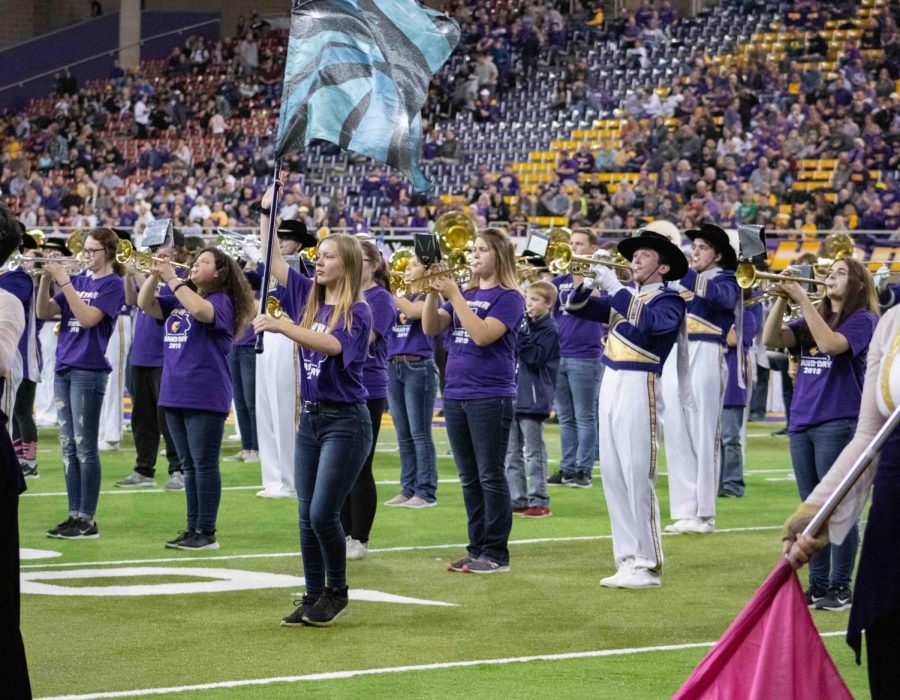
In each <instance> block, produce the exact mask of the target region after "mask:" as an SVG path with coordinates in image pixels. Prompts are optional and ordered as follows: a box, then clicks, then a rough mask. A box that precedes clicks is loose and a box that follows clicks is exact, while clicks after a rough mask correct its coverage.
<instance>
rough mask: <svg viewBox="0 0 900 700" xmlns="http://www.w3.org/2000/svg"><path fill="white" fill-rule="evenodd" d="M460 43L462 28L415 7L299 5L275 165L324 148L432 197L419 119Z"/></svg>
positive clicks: (320, 1) (412, 1)
mask: <svg viewBox="0 0 900 700" xmlns="http://www.w3.org/2000/svg"><path fill="white" fill-rule="evenodd" d="M458 41H459V26H458V25H457V23H456V22H455V21H454V20H452V19H450V18H449V17H447V16H446V15H444V14H442V13H441V12H438V11H436V10H432V9H429V8H427V7H423V6H422V5H420V4H419V3H418V2H416V0H294V4H293V7H292V9H291V37H290V41H289V43H288V54H287V63H286V65H285V70H284V93H283V96H282V102H281V116H280V118H279V122H278V134H277V142H276V146H275V151H276V157H277V158H281V157H283V156H287V155H290V154H292V153H296V152H298V151H300V150H301V149H303V148H304V147H306V146H308V145H309V142H310V141H312V140H313V139H323V140H325V141H330V142H331V143H334V144H337V145H338V146H340V147H341V148H343V149H345V150H347V151H352V152H354V153H358V154H360V155H364V156H368V157H370V158H372V159H373V160H377V161H380V162H382V163H387V164H388V165H390V166H392V167H394V168H397V169H398V170H401V171H403V172H404V173H406V175H407V176H408V177H409V178H410V180H411V181H412V185H413V188H414V189H415V190H416V191H419V192H421V191H425V190H428V189H430V188H431V182H430V181H429V180H428V179H427V178H426V177H425V176H424V175H423V173H422V171H421V169H420V168H419V157H420V153H421V140H422V123H421V116H420V112H421V110H422V105H424V104H425V98H426V96H427V94H428V85H429V83H430V82H431V77H432V75H434V73H435V72H436V71H437V70H438V69H439V68H440V67H441V66H442V65H443V64H444V62H445V61H446V60H447V58H449V56H450V54H451V52H452V51H453V49H454V48H455V47H456V44H457V42H458Z"/></svg>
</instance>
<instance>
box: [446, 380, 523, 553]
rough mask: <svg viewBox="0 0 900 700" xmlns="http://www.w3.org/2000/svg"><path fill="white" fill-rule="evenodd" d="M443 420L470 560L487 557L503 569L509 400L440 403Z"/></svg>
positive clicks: (508, 525) (508, 516)
mask: <svg viewBox="0 0 900 700" xmlns="http://www.w3.org/2000/svg"><path fill="white" fill-rule="evenodd" d="M444 421H445V422H446V424H447V437H448V438H449V439H450V447H451V448H452V449H453V458H454V459H455V460H456V469H457V471H458V472H459V480H460V483H461V484H462V492H463V501H464V502H465V504H466V515H467V516H468V520H469V524H468V525H469V546H468V547H467V550H468V553H469V556H470V557H472V558H473V559H477V558H478V557H486V558H488V559H491V560H493V561H495V562H496V563H498V564H500V565H504V566H505V565H506V564H508V563H509V548H508V543H509V531H510V530H511V529H512V504H511V502H510V498H509V484H507V482H506V468H505V460H506V447H507V445H508V444H509V428H510V425H512V421H513V400H512V397H499V398H494V399H473V400H467V401H462V400H458V399H445V400H444Z"/></svg>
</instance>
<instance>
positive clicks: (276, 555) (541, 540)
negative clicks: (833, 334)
mask: <svg viewBox="0 0 900 700" xmlns="http://www.w3.org/2000/svg"><path fill="white" fill-rule="evenodd" d="M780 529H781V525H764V526H758V527H734V528H727V529H722V530H716V531H715V532H714V533H712V534H719V535H724V534H729V533H739V532H763V531H766V530H780ZM662 534H663V536H665V537H681V536H682V535H679V534H677V533H669V532H664V533H662ZM685 537H690V535H685ZM611 539H612V535H580V536H577V537H535V538H531V539H526V540H510V541H509V544H511V545H520V544H546V543H548V542H590V541H599V540H611ZM465 547H466V544H465V543H456V544H423V545H410V546H407V547H381V548H373V549H370V550H369V554H379V553H384V552H424V551H429V550H440V549H465ZM299 556H300V552H299V551H296V552H271V553H259V554H223V555H218V556H206V557H204V556H184V557H161V558H159V559H122V560H117V561H79V562H69V563H65V564H49V563H48V564H22V566H21V567H20V568H22V569H60V568H68V567H75V566H121V565H124V564H163V563H169V562H185V561H234V560H240V559H281V558H284V557H299Z"/></svg>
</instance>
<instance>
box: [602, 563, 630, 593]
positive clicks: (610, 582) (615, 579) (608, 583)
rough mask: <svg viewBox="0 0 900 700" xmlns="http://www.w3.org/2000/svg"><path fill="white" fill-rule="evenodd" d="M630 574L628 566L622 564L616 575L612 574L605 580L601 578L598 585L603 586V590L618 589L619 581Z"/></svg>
mask: <svg viewBox="0 0 900 700" xmlns="http://www.w3.org/2000/svg"><path fill="white" fill-rule="evenodd" d="M630 573H631V568H630V567H629V566H628V565H626V564H623V565H622V566H620V567H619V570H618V571H617V572H616V573H614V574H613V575H612V576H607V577H606V578H601V579H600V585H601V586H603V587H604V588H618V587H619V581H621V580H622V579H623V578H625V577H626V576H628V574H630Z"/></svg>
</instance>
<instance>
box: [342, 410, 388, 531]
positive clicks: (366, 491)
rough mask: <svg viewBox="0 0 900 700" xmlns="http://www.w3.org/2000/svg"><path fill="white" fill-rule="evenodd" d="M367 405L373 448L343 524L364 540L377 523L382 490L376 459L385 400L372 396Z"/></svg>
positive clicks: (346, 507) (346, 504)
mask: <svg viewBox="0 0 900 700" xmlns="http://www.w3.org/2000/svg"><path fill="white" fill-rule="evenodd" d="M366 408H368V409H369V418H370V419H371V421H372V448H371V449H370V450H369V455H368V456H367V457H366V461H365V462H363V466H362V471H360V472H359V476H358V477H356V483H355V484H353V489H352V490H351V491H350V495H349V496H347V500H346V501H344V507H343V508H341V525H342V526H343V528H344V534H346V535H350V537H352V538H353V539H354V540H359V541H360V542H368V541H369V533H370V532H372V523H374V522H375V510H376V509H377V508H378V489H377V488H376V487H375V476H374V475H373V474H372V460H373V458H374V457H375V445H377V444H378V431H379V430H380V429H381V416H382V414H383V413H384V399H368V400H367V401H366Z"/></svg>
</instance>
